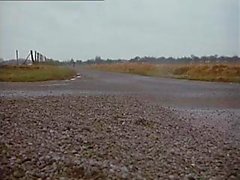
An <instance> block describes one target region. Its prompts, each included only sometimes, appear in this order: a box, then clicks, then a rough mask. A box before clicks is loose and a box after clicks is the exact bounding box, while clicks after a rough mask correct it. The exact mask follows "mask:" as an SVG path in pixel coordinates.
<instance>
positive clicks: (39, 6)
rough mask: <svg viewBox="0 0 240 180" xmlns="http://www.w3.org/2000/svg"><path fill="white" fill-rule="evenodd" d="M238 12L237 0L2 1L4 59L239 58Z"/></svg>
mask: <svg viewBox="0 0 240 180" xmlns="http://www.w3.org/2000/svg"><path fill="white" fill-rule="evenodd" d="M238 8H239V5H238V0H228V1H226V0H211V1H208V0H202V1H192V0H184V1H179V0H164V1H159V0H131V1H129V0H105V1H104V2H66V1H64V2H0V56H2V57H4V58H12V57H13V55H14V51H15V49H19V51H20V53H21V52H22V54H23V55H24V54H26V53H27V51H28V50H30V49H36V50H39V51H41V52H42V53H44V54H46V55H48V56H49V57H52V58H55V59H62V60H66V59H70V58H75V59H87V58H92V57H95V56H96V55H99V56H102V57H105V58H130V57H132V56H136V55H139V56H145V55H151V56H187V55H190V54H196V55H209V54H219V55H236V54H240V52H239V14H238V11H239V10H238ZM236 37H238V38H236Z"/></svg>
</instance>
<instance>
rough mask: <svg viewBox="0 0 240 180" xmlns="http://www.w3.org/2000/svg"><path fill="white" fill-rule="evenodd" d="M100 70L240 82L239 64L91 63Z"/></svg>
mask: <svg viewBox="0 0 240 180" xmlns="http://www.w3.org/2000/svg"><path fill="white" fill-rule="evenodd" d="M92 68H94V69H97V70H101V71H110V72H121V73H131V74H139V75H144V76H160V77H171V78H179V79H191V80H203V81H221V82H240V64H158V65H155V64H147V63H141V64H140V63H120V64H101V65H93V66H92Z"/></svg>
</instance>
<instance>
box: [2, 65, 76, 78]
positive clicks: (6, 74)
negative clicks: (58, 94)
mask: <svg viewBox="0 0 240 180" xmlns="http://www.w3.org/2000/svg"><path fill="white" fill-rule="evenodd" d="M75 74H76V72H75V71H74V70H72V69H70V68H67V67H61V66H54V65H32V66H28V65H24V66H23V65H21V66H2V67H0V81H6V82H7V81H8V82H35V81H48V80H63V79H68V78H71V77H72V76H74V75H75Z"/></svg>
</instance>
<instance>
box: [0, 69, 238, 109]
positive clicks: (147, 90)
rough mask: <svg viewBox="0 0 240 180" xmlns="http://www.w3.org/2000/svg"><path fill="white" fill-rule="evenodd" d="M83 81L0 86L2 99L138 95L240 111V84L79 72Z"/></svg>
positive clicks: (170, 102) (186, 105)
mask: <svg viewBox="0 0 240 180" xmlns="http://www.w3.org/2000/svg"><path fill="white" fill-rule="evenodd" d="M77 70H78V71H79V74H80V75H81V78H77V79H75V80H67V81H50V82H37V83H5V82H4V83H3V82H0V96H15V97H16V96H17V97H18V96H19V97H21V96H45V95H54V96H57V95H62V94H66V95H67V94H68V95H84V94H85V95H100V94H113V95H126V94H131V95H136V96H144V97H146V98H148V99H151V100H152V101H158V102H160V103H161V104H162V105H163V106H171V107H178V108H190V109H192V108H193V109H194V108H201V109H208V108H213V109H240V84H236V83H218V82H203V81H189V80H177V79H168V78H159V77H146V76H139V75H130V74H121V73H110V72H97V71H93V70H88V69H84V68H78V69H77Z"/></svg>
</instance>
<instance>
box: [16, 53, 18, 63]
mask: <svg viewBox="0 0 240 180" xmlns="http://www.w3.org/2000/svg"><path fill="white" fill-rule="evenodd" d="M16 59H17V65H18V50H16Z"/></svg>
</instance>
